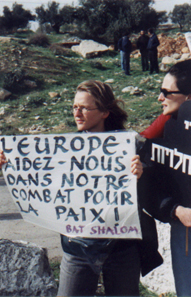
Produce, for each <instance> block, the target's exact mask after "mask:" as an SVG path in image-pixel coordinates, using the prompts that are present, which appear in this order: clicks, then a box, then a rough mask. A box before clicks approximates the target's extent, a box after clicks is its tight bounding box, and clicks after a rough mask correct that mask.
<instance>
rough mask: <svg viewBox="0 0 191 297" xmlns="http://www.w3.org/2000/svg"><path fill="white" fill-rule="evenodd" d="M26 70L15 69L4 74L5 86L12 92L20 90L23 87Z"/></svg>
mask: <svg viewBox="0 0 191 297" xmlns="http://www.w3.org/2000/svg"><path fill="white" fill-rule="evenodd" d="M24 75H25V72H24V70H22V69H15V70H13V71H10V72H7V73H6V74H5V75H4V82H3V88H4V89H6V90H8V91H10V92H15V93H17V92H19V91H20V90H21V89H22V88H23V83H22V81H23V79H24Z"/></svg>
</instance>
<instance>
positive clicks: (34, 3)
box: [0, 0, 191, 30]
mask: <svg viewBox="0 0 191 297" xmlns="http://www.w3.org/2000/svg"><path fill="white" fill-rule="evenodd" d="M54 1H56V2H58V3H60V7H62V6H64V5H66V4H69V5H72V4H74V5H77V4H78V0H54ZM15 2H16V3H17V4H22V5H23V8H25V9H29V10H30V11H31V12H32V13H35V8H36V7H38V6H41V5H42V4H44V5H45V7H46V5H47V3H48V2H52V0H31V1H27V0H13V1H12V0H3V1H1V0H0V15H2V14H3V7H4V6H8V7H9V8H10V9H11V8H12V5H13V3H15ZM184 3H188V4H191V0H187V1H184V0H155V4H154V5H153V8H154V9H156V10H157V11H161V10H166V11H167V12H170V11H172V10H173V8H174V5H180V4H184ZM33 23H34V22H33ZM32 29H33V30H34V29H36V28H32Z"/></svg>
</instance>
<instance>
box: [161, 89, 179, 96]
mask: <svg viewBox="0 0 191 297" xmlns="http://www.w3.org/2000/svg"><path fill="white" fill-rule="evenodd" d="M160 91H161V93H163V95H164V97H167V96H168V95H170V94H182V93H181V92H180V91H167V90H166V89H162V88H160Z"/></svg>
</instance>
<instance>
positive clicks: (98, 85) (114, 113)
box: [76, 80, 127, 131]
mask: <svg viewBox="0 0 191 297" xmlns="http://www.w3.org/2000/svg"><path fill="white" fill-rule="evenodd" d="M78 91H82V92H83V91H84V92H88V93H89V94H91V95H92V96H94V97H95V103H96V106H97V107H98V109H99V110H100V111H109V116H108V117H107V118H106V119H105V121H104V125H105V131H113V130H121V129H125V122H126V121H127V113H126V111H125V110H124V102H123V101H122V100H117V99H115V97H114V94H113V91H112V89H111V87H110V86H109V85H108V84H106V83H102V82H101V81H99V80H87V81H84V82H82V83H80V84H79V85H78V87H77V89H76V92H78ZM119 103H121V104H122V107H123V108H121V107H120V106H119Z"/></svg>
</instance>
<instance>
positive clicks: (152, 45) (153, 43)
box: [147, 33, 160, 51]
mask: <svg viewBox="0 0 191 297" xmlns="http://www.w3.org/2000/svg"><path fill="white" fill-rule="evenodd" d="M159 44H160V43H159V40H158V37H157V36H156V34H155V33H153V35H152V36H151V37H150V38H149V41H148V45H147V49H148V50H149V51H153V50H156V49H157V46H159Z"/></svg>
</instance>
